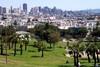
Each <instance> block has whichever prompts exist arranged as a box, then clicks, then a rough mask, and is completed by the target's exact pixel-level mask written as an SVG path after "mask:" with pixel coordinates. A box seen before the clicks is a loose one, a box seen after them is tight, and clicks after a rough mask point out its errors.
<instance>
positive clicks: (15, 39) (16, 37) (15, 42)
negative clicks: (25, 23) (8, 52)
mask: <svg viewBox="0 0 100 67" xmlns="http://www.w3.org/2000/svg"><path fill="white" fill-rule="evenodd" d="M13 42H14V56H15V55H16V44H17V42H18V36H17V35H14V39H13Z"/></svg>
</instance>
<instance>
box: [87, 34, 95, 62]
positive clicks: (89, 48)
mask: <svg viewBox="0 0 100 67" xmlns="http://www.w3.org/2000/svg"><path fill="white" fill-rule="evenodd" d="M86 39H87V41H88V43H87V44H86V53H87V57H88V63H90V62H91V60H90V53H91V44H90V42H91V41H93V37H92V36H91V35H88V36H87V37H86Z"/></svg>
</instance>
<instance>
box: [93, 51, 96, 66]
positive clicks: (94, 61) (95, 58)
mask: <svg viewBox="0 0 100 67" xmlns="http://www.w3.org/2000/svg"><path fill="white" fill-rule="evenodd" d="M93 57H94V67H96V56H95V50H94V52H93Z"/></svg>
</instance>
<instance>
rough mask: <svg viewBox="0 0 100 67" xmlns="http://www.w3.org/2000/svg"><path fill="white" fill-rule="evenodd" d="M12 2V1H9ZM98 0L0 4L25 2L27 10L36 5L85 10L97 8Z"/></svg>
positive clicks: (1, 2)
mask: <svg viewBox="0 0 100 67" xmlns="http://www.w3.org/2000/svg"><path fill="white" fill-rule="evenodd" d="M11 2H13V3H11ZM99 2H100V0H91V1H90V0H88V1H86V0H84V1H83V0H75V1H74V0H66V1H61V0H54V1H51V0H42V1H41V0H19V1H17V0H13V1H12V0H9V1H7V0H0V6H3V7H7V8H10V7H11V6H13V7H15V8H17V7H20V6H21V8H22V7H23V6H22V5H23V3H27V6H28V11H29V10H30V9H31V8H32V7H36V6H41V7H45V6H48V7H50V8H53V7H57V8H59V9H62V10H85V9H99V8H100V4H99Z"/></svg>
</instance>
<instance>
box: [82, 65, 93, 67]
mask: <svg viewBox="0 0 100 67" xmlns="http://www.w3.org/2000/svg"><path fill="white" fill-rule="evenodd" d="M81 67H94V66H86V65H82V66H81Z"/></svg>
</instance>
